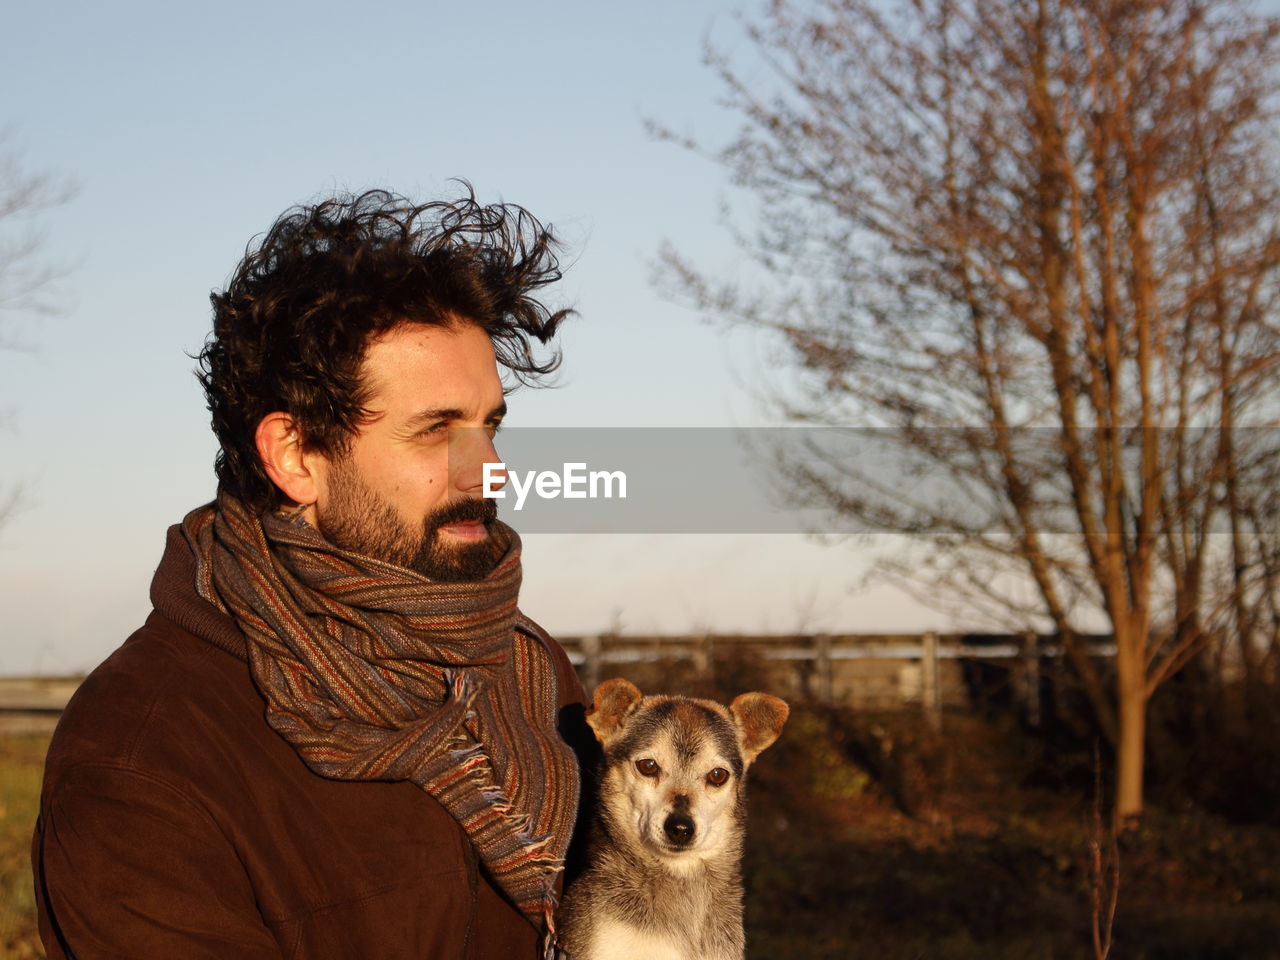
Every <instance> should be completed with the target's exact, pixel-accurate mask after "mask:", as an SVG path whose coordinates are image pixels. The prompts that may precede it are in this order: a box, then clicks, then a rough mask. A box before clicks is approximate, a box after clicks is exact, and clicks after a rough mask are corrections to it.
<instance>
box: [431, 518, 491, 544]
mask: <svg viewBox="0 0 1280 960" xmlns="http://www.w3.org/2000/svg"><path fill="white" fill-rule="evenodd" d="M439 529H440V530H442V531H443V532H444V533H447V534H449V535H450V536H453V537H458V538H459V539H462V540H483V539H484V538H485V537H487V536H489V528H488V527H487V526H485V523H484V521H483V520H461V521H458V522H457V523H446V524H443V525H441V527H440V528H439Z"/></svg>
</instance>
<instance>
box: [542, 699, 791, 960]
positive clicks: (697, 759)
mask: <svg viewBox="0 0 1280 960" xmlns="http://www.w3.org/2000/svg"><path fill="white" fill-rule="evenodd" d="M594 699H595V703H594V707H593V709H591V710H590V711H588V713H587V722H588V723H589V724H590V725H591V728H592V730H594V731H595V735H596V738H597V739H598V740H599V741H600V743H601V745H602V747H603V750H604V760H603V764H602V769H601V776H600V778H599V784H598V786H599V802H598V804H597V810H596V816H595V818H594V820H593V821H592V823H591V825H590V830H591V832H590V835H589V839H588V841H587V849H586V853H587V866H586V868H585V869H584V871H583V872H582V874H581V875H580V876H579V877H578V878H577V879H576V880H574V881H573V882H572V883H571V884H570V886H569V888H568V890H567V891H566V892H565V897H564V903H563V905H562V907H561V908H560V911H559V913H558V916H557V920H558V925H559V927H560V934H559V947H560V949H561V950H562V951H563V952H564V953H565V954H567V955H568V957H569V960H741V958H742V956H743V949H744V938H743V932H742V875H741V869H740V863H741V859H742V835H743V828H744V826H745V821H746V806H745V795H744V786H745V776H746V772H747V767H748V766H750V765H751V762H752V761H753V760H755V758H756V757H757V756H758V755H759V754H760V751H762V750H764V749H765V748H766V747H768V746H769V745H770V744H771V743H773V742H774V741H775V740H777V739H778V734H780V733H781V732H782V725H783V724H784V723H785V722H786V719H787V714H788V707H787V705H786V704H785V703H784V702H783V701H781V700H779V699H778V698H777V697H772V696H769V695H768V694H766V693H744V694H742V695H741V696H739V697H737V698H735V699H734V701H733V703H731V704H730V705H729V707H728V709H726V708H725V707H723V706H721V705H720V704H718V703H714V702H712V701H710V700H693V699H689V698H687V697H664V696H650V697H645V696H642V695H641V693H640V691H639V690H638V689H637V688H636V687H635V686H634V685H633V684H631V683H629V682H628V681H626V680H622V679H616V680H608V681H606V682H605V683H602V684H601V685H600V686H599V687H597V688H596V691H595V698H594Z"/></svg>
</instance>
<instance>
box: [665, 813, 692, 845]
mask: <svg viewBox="0 0 1280 960" xmlns="http://www.w3.org/2000/svg"><path fill="white" fill-rule="evenodd" d="M662 830H663V832H664V833H665V834H666V835H667V839H668V840H670V841H671V842H672V843H674V844H677V845H679V846H682V847H685V846H688V845H689V844H691V843H692V842H693V833H694V825H693V818H692V817H686V816H685V815H684V814H683V813H673V814H671V816H669V817H667V819H666V822H665V823H663V825H662Z"/></svg>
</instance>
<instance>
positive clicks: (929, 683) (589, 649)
mask: <svg viewBox="0 0 1280 960" xmlns="http://www.w3.org/2000/svg"><path fill="white" fill-rule="evenodd" d="M1083 639H1084V640H1085V642H1087V643H1088V645H1089V652H1090V655H1091V656H1093V657H1096V658H1099V659H1108V658H1111V657H1114V656H1115V645H1114V644H1113V643H1112V642H1111V639H1110V638H1109V637H1101V636H1095V637H1088V638H1083ZM560 642H561V643H562V644H563V645H564V647H565V649H566V650H567V651H568V653H569V659H570V660H571V661H572V662H573V664H574V665H575V666H576V667H577V668H578V671H579V674H580V676H581V677H582V681H583V684H584V685H585V686H586V687H587V689H588V690H591V689H592V688H594V687H595V685H596V684H598V683H599V682H600V680H601V679H602V678H604V677H605V676H606V675H607V676H614V675H623V676H626V675H628V673H629V671H628V668H632V671H633V672H645V673H652V672H653V671H652V670H640V669H639V668H642V667H651V666H653V665H657V666H659V667H661V668H663V669H665V670H675V671H687V672H691V673H692V674H693V675H696V676H701V677H708V676H714V675H715V673H716V670H717V667H718V666H720V667H723V666H724V665H725V664H727V663H729V662H732V661H735V660H736V661H738V662H741V661H743V660H751V661H754V662H756V663H758V664H760V665H761V667H762V668H763V669H764V670H765V672H766V673H767V676H768V679H769V682H770V683H771V684H772V685H773V686H775V687H777V688H778V690H777V692H779V693H782V694H784V695H787V694H789V695H791V696H800V697H805V698H813V699H816V700H818V701H820V702H822V703H826V704H832V703H841V704H845V705H848V706H854V707H860V708H866V709H903V708H911V707H918V708H919V709H921V710H922V711H923V713H924V715H925V717H926V718H927V720H928V722H929V723H930V724H931V725H933V726H938V725H940V724H941V719H942V711H943V708H944V707H947V706H951V707H964V706H967V705H968V704H969V702H970V699H971V697H972V695H973V691H974V688H975V683H976V681H975V676H976V674H977V672H978V669H979V668H981V667H983V666H992V665H996V666H999V667H1001V668H1003V672H1004V675H1005V680H1006V682H1007V683H1008V684H1010V685H1011V686H1012V688H1013V689H1012V691H1011V696H1012V699H1014V700H1016V702H1017V703H1018V704H1019V705H1020V707H1021V708H1022V709H1023V710H1024V712H1025V714H1026V716H1027V718H1028V720H1029V721H1030V722H1031V723H1032V724H1035V725H1038V724H1039V721H1040V716H1041V697H1042V686H1043V685H1044V682H1045V681H1046V680H1047V679H1051V678H1052V677H1053V676H1054V675H1055V674H1056V673H1058V672H1059V671H1061V669H1062V656H1063V650H1062V646H1061V644H1060V643H1058V642H1057V641H1056V638H1054V637H1045V636H1039V635H1037V634H1034V633H1026V634H1003V635H993V634H982V635H978V634H937V633H925V634H916V635H884V634H870V635H869V634H814V635H812V636H715V635H702V636H683V637H658V636H653V637H638V636H635V637H633V636H625V637H624V636H608V635H595V636H582V637H565V638H561V641H560ZM667 676H668V677H670V674H667ZM659 682H661V671H659Z"/></svg>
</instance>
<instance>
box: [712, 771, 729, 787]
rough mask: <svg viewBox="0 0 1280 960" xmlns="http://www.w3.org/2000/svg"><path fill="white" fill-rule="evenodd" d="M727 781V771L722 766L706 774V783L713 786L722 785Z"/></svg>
mask: <svg viewBox="0 0 1280 960" xmlns="http://www.w3.org/2000/svg"><path fill="white" fill-rule="evenodd" d="M728 782H729V771H728V770H726V769H725V768H724V767H716V768H715V769H714V770H712V771H711V772H710V773H708V774H707V783H709V784H711V785H712V786H713V787H723V786H724V785H725V784H726V783H728Z"/></svg>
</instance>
